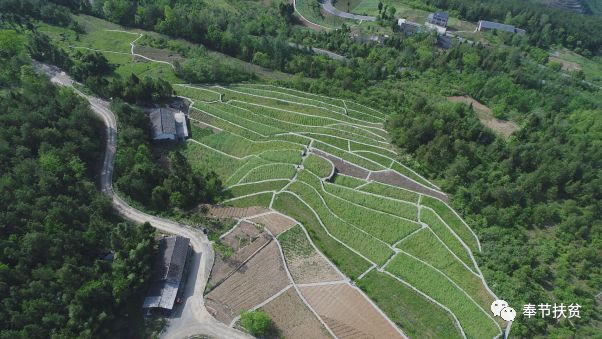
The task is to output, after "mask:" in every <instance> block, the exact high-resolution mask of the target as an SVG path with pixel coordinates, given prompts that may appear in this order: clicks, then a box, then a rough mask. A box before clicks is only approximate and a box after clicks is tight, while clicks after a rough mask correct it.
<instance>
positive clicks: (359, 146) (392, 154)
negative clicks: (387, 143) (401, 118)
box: [351, 141, 397, 162]
mask: <svg viewBox="0 0 602 339" xmlns="http://www.w3.org/2000/svg"><path fill="white" fill-rule="evenodd" d="M351 150H352V151H371V152H374V153H378V154H380V155H383V156H385V157H388V158H390V159H395V158H397V154H395V152H393V151H392V150H389V149H383V148H378V147H374V146H370V145H366V144H360V143H357V142H353V141H351ZM389 162H391V161H389Z"/></svg>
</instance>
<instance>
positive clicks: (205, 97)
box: [173, 85, 219, 102]
mask: <svg viewBox="0 0 602 339" xmlns="http://www.w3.org/2000/svg"><path fill="white" fill-rule="evenodd" d="M173 88H174V90H175V92H176V94H177V95H180V96H183V97H187V98H190V99H192V100H194V101H195V102H199V101H217V100H219V93H215V92H213V91H211V90H208V89H206V88H202V87H195V88H191V87H187V86H178V85H175V86H173Z"/></svg>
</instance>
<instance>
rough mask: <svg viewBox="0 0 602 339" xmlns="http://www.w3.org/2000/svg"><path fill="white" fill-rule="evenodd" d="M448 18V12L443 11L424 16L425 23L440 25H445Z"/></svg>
mask: <svg viewBox="0 0 602 339" xmlns="http://www.w3.org/2000/svg"><path fill="white" fill-rule="evenodd" d="M448 20H449V14H447V13H445V12H436V13H431V14H429V15H428V17H427V18H426V23H428V24H431V25H436V26H440V27H447V21H448Z"/></svg>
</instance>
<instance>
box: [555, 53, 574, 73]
mask: <svg viewBox="0 0 602 339" xmlns="http://www.w3.org/2000/svg"><path fill="white" fill-rule="evenodd" d="M548 59H549V61H551V62H557V63H559V64H561V65H562V69H563V70H565V71H569V72H572V71H579V70H581V65H579V64H578V63H576V62H571V61H568V60H564V59H561V58H559V57H557V56H554V55H550V56H549V57H548Z"/></svg>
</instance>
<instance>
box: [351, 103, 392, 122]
mask: <svg viewBox="0 0 602 339" xmlns="http://www.w3.org/2000/svg"><path fill="white" fill-rule="evenodd" d="M345 104H346V105H347V109H352V110H356V111H359V112H363V113H366V114H372V115H374V116H377V117H379V118H383V119H385V118H387V115H386V114H385V113H383V112H380V111H377V110H375V109H373V108H370V107H368V106H365V105H362V104H358V103H355V102H353V101H345Z"/></svg>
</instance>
